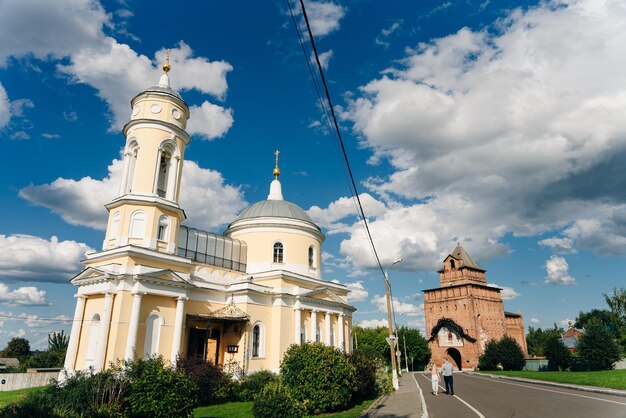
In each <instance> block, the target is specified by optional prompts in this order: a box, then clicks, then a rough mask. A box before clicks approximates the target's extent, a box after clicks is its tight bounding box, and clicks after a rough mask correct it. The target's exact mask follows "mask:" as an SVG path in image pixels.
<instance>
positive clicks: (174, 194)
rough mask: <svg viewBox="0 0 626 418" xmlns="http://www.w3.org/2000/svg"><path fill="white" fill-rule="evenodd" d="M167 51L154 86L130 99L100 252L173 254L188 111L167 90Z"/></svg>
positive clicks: (181, 214)
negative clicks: (116, 189) (119, 176)
mask: <svg viewBox="0 0 626 418" xmlns="http://www.w3.org/2000/svg"><path fill="white" fill-rule="evenodd" d="M169 71H170V64H169V50H168V53H167V59H166V62H165V64H164V65H163V75H161V78H160V80H159V84H157V85H156V86H153V87H150V88H148V89H147V90H145V91H143V92H141V93H139V94H138V95H137V96H135V97H134V98H133V99H132V100H131V108H132V114H131V117H130V121H129V122H128V123H127V124H126V125H125V126H124V129H123V133H124V136H125V137H126V145H125V147H124V170H123V175H122V181H121V184H120V188H119V192H118V196H117V197H116V198H115V199H113V200H112V201H111V202H110V203H109V204H107V205H106V208H107V210H108V211H109V221H108V224H107V231H106V236H105V239H104V242H103V246H102V249H103V250H111V249H114V248H117V247H123V246H126V245H132V246H138V247H144V248H150V249H152V250H157V251H160V252H167V253H174V252H175V251H176V240H177V231H178V226H179V224H180V222H181V221H183V220H184V219H185V213H184V211H183V210H182V209H181V208H180V206H179V205H178V199H179V195H180V181H181V174H182V170H183V160H184V154H185V147H186V146H187V145H188V144H189V141H190V138H189V134H188V133H187V132H186V131H185V127H186V125H187V120H188V119H189V107H188V106H187V104H186V103H185V101H184V100H183V99H182V98H181V97H180V95H179V94H178V93H177V92H176V91H174V90H173V89H172V88H171V87H170V82H169V75H168V73H169Z"/></svg>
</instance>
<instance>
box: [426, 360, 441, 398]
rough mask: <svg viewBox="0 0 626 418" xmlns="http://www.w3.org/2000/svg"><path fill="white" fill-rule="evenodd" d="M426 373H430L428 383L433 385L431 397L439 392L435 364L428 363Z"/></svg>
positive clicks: (437, 373) (437, 372) (437, 371)
mask: <svg viewBox="0 0 626 418" xmlns="http://www.w3.org/2000/svg"><path fill="white" fill-rule="evenodd" d="M426 370H427V371H429V372H430V381H431V383H432V385H433V392H432V394H433V395H437V392H438V391H439V369H437V363H430V364H429V366H428V369H426Z"/></svg>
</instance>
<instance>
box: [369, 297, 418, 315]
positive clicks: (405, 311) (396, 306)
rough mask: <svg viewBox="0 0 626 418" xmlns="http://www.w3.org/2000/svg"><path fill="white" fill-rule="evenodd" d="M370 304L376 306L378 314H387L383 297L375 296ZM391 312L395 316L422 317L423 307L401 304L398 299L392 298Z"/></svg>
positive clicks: (385, 301) (385, 300)
mask: <svg viewBox="0 0 626 418" xmlns="http://www.w3.org/2000/svg"><path fill="white" fill-rule="evenodd" d="M372 303H373V304H374V305H376V308H377V309H378V312H387V299H386V298H385V296H384V295H383V296H381V295H375V296H374V297H373V298H372ZM392 304H393V311H394V312H395V314H396V315H406V316H419V315H424V305H423V304H420V305H413V304H412V303H406V302H401V301H400V300H398V298H396V297H394V298H392Z"/></svg>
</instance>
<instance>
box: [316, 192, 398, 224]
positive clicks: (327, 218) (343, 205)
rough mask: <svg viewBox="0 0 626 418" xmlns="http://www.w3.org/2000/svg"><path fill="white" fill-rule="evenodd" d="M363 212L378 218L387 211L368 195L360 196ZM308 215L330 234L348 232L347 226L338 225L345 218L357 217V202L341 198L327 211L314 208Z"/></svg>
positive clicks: (381, 204) (329, 206) (317, 207)
mask: <svg viewBox="0 0 626 418" xmlns="http://www.w3.org/2000/svg"><path fill="white" fill-rule="evenodd" d="M359 199H360V200H361V204H362V205H363V211H364V212H365V216H367V217H376V216H379V215H381V214H383V213H384V212H385V211H386V209H387V208H386V207H385V204H384V203H382V202H379V201H378V200H376V199H375V198H374V197H372V195H370V194H368V193H361V194H360V195H359ZM307 213H308V214H309V216H310V217H311V218H312V219H313V220H314V221H315V222H316V223H317V224H318V225H319V226H321V227H324V228H328V229H329V233H330V234H333V233H337V232H342V231H344V232H345V231H346V228H347V225H344V224H341V223H338V221H341V220H343V219H345V218H349V217H352V218H354V217H356V216H357V213H358V209H357V204H356V200H355V199H353V198H348V197H341V198H339V199H337V200H336V201H334V202H332V203H331V204H329V205H328V207H327V208H326V209H322V208H320V207H319V206H312V207H311V208H310V209H309V210H308V211H307Z"/></svg>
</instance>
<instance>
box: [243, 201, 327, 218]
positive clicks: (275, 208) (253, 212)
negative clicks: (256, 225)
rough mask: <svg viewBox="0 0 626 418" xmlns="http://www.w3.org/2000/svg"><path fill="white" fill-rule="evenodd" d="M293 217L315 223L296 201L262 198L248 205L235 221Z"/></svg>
mask: <svg viewBox="0 0 626 418" xmlns="http://www.w3.org/2000/svg"><path fill="white" fill-rule="evenodd" d="M265 217H270V218H291V219H298V220H301V221H306V222H311V223H314V222H313V220H312V219H311V217H310V216H309V215H308V214H307V213H306V212H305V211H304V210H303V209H302V208H301V207H300V206H298V205H296V204H295V203H291V202H287V201H286V200H261V201H260V202H256V203H255V204H253V205H251V206H248V207H247V208H246V209H245V210H244V211H243V212H241V214H240V215H239V216H238V217H237V219H235V222H237V221H240V220H243V219H251V218H265Z"/></svg>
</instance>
